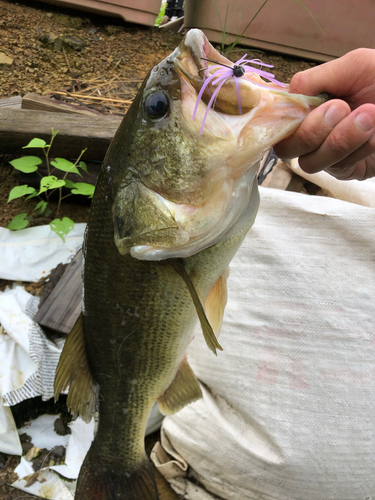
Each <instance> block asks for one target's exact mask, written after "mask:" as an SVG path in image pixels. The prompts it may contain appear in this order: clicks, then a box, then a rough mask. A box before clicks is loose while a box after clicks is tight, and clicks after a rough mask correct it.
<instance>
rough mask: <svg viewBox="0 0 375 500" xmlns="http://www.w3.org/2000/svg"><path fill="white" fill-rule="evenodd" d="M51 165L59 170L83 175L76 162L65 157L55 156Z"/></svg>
mask: <svg viewBox="0 0 375 500" xmlns="http://www.w3.org/2000/svg"><path fill="white" fill-rule="evenodd" d="M51 165H53V166H54V167H55V168H57V169H58V170H62V171H63V172H72V173H74V174H79V175H81V173H80V171H79V170H78V168H77V167H75V166H74V163H72V162H71V161H69V160H65V158H55V160H54V161H51Z"/></svg>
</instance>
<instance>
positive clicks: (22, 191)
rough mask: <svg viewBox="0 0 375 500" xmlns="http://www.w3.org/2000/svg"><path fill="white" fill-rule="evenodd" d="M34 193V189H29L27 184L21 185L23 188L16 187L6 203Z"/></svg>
mask: <svg viewBox="0 0 375 500" xmlns="http://www.w3.org/2000/svg"><path fill="white" fill-rule="evenodd" d="M34 191H35V189H34V188H33V187H29V186H28V185H27V184H23V186H16V187H14V188H13V189H12V190H11V192H10V193H9V198H8V203H9V202H10V201H12V200H15V199H16V198H21V196H26V195H27V194H30V193H34Z"/></svg>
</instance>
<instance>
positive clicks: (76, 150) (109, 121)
mask: <svg viewBox="0 0 375 500" xmlns="http://www.w3.org/2000/svg"><path fill="white" fill-rule="evenodd" d="M121 120H122V118H121V117H118V116H94V115H92V116H91V115H90V116H86V115H74V114H68V113H45V112H43V111H32V110H24V109H6V108H4V109H0V153H1V154H14V155H21V154H22V155H25V150H24V149H22V147H23V146H25V145H26V144H28V142H30V141H31V139H33V138H34V137H39V138H40V139H44V140H45V141H47V142H48V141H49V140H50V139H51V129H52V128H54V129H55V130H58V131H59V133H58V134H57V136H56V138H55V140H54V142H53V149H52V154H53V156H58V157H63V158H77V157H78V156H79V154H80V152H81V151H82V149H84V148H87V151H86V153H85V159H87V160H88V159H91V160H103V158H104V156H105V153H106V151H107V149H108V146H109V144H110V142H111V140H112V138H113V136H114V134H115V133H116V130H117V129H118V127H119V125H120V123H121ZM27 152H28V154H30V155H32V154H36V153H37V152H40V150H33V149H28V150H27Z"/></svg>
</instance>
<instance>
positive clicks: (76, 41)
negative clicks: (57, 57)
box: [64, 36, 86, 50]
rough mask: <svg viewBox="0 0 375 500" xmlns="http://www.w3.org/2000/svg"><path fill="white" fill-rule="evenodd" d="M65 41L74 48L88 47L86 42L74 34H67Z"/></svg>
mask: <svg viewBox="0 0 375 500" xmlns="http://www.w3.org/2000/svg"><path fill="white" fill-rule="evenodd" d="M64 42H65V43H66V44H67V45H69V47H71V48H72V49H74V50H82V49H84V48H85V47H86V42H85V41H84V40H81V39H80V38H76V37H74V36H65V37H64Z"/></svg>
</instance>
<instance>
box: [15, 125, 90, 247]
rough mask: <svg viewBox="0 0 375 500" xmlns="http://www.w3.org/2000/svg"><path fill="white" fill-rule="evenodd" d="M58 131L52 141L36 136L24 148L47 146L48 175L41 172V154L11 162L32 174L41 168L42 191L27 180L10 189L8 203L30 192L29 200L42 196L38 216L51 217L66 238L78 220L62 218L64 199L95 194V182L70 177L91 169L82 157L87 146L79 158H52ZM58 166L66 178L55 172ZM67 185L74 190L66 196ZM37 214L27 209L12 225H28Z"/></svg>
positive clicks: (36, 209)
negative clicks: (54, 200) (55, 199)
mask: <svg viewBox="0 0 375 500" xmlns="http://www.w3.org/2000/svg"><path fill="white" fill-rule="evenodd" d="M57 134H58V130H56V131H55V130H53V129H52V137H51V141H50V143H49V144H47V143H46V142H45V141H44V140H43V139H38V138H34V139H32V140H31V141H30V142H29V144H27V146H24V147H23V149H27V148H40V149H42V150H43V153H44V156H45V159H46V164H47V174H48V175H47V176H45V177H43V176H42V174H41V173H40V172H38V166H39V165H41V163H42V162H43V161H42V159H41V158H39V157H37V156H23V157H22V158H17V159H16V160H13V161H11V162H10V164H11V165H12V166H13V167H14V168H15V169H16V170H19V171H21V172H23V173H26V174H30V173H32V172H37V173H38V175H39V176H40V178H41V179H40V188H39V191H37V190H36V189H35V188H33V187H31V186H28V185H27V184H24V185H22V186H16V187H14V188H13V189H12V190H11V191H10V193H9V198H8V203H9V202H10V201H12V200H15V199H16V198H21V197H23V196H26V200H29V199H30V198H38V199H39V201H38V203H37V204H36V206H35V208H34V213H35V215H36V217H37V218H43V219H46V220H50V221H51V222H50V227H51V229H52V231H54V232H55V233H56V234H57V235H58V236H60V238H61V239H62V240H63V241H65V236H66V235H67V234H68V233H69V232H70V231H71V230H72V229H73V228H74V222H73V221H72V220H71V219H70V218H69V217H63V219H60V218H59V215H60V209H61V202H62V200H64V199H65V198H67V197H68V196H72V195H74V194H80V195H84V196H88V197H89V198H92V197H93V194H94V190H95V186H93V185H92V184H88V183H86V182H72V181H71V180H69V179H67V178H66V177H67V175H68V174H69V173H70V172H72V173H75V174H78V175H80V176H81V177H82V174H81V172H80V169H81V170H83V171H84V172H86V173H87V166H86V164H85V163H84V162H83V161H82V160H81V157H82V155H83V153H84V152H85V151H86V149H84V150H83V151H81V154H80V155H79V158H77V160H76V161H75V162H74V163H72V162H71V161H68V160H65V159H64V158H55V159H54V160H52V161H51V160H50V157H49V153H50V149H51V146H52V143H53V140H54V138H55V137H56V135H57ZM55 170H61V171H63V172H65V174H64V176H63V178H62V179H58V178H57V177H56V176H55V175H52V174H53V172H54V171H55ZM63 187H64V188H67V189H70V193H68V194H65V195H64V196H63ZM55 191H58V203H57V208H56V209H55V210H54V209H53V207H52V206H51V203H50V199H51V196H52V195H53V193H55ZM52 216H55V217H56V218H54V219H53V220H51V219H52ZM36 217H35V216H34V215H31V216H28V215H27V213H22V214H18V215H16V217H14V219H13V220H12V221H11V222H10V223H9V224H8V229H12V230H19V229H24V228H25V227H27V226H28V225H29V223H30V221H31V220H34V221H35V219H36Z"/></svg>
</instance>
